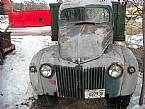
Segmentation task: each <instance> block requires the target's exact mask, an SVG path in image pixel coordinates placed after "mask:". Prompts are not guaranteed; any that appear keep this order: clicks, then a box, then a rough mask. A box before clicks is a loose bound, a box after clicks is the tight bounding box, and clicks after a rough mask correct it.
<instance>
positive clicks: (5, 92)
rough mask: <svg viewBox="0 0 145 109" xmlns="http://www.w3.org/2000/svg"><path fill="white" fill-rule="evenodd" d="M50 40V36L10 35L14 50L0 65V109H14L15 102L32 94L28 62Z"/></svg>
mask: <svg viewBox="0 0 145 109" xmlns="http://www.w3.org/2000/svg"><path fill="white" fill-rule="evenodd" d="M50 40H51V37H50V36H12V43H14V44H15V45H16V50H15V51H13V52H12V53H10V54H9V55H7V56H6V59H5V63H4V65H3V66H0V109H15V107H16V105H17V104H18V105H19V104H21V103H22V102H23V101H24V102H26V100H28V98H29V97H32V96H34V93H33V90H32V88H31V85H30V80H29V72H28V69H29V63H30V61H31V59H32V57H33V55H34V54H35V53H37V52H38V51H39V50H41V49H42V48H45V47H47V46H48V45H49V44H51V43H49V42H50ZM20 109H29V108H27V106H22V107H21V108H20Z"/></svg>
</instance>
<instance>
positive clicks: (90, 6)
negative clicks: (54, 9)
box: [59, 5, 112, 26]
mask: <svg viewBox="0 0 145 109" xmlns="http://www.w3.org/2000/svg"><path fill="white" fill-rule="evenodd" d="M72 8H104V9H106V10H107V12H108V14H109V21H108V22H106V23H108V25H110V26H112V8H111V6H110V5H86V6H80V7H71V8H65V9H63V10H66V9H72ZM63 10H61V11H60V12H59V13H60V14H59V25H60V26H61V25H62V22H63V20H62V19H61V12H62V11H63ZM68 23H75V22H71V21H68Z"/></svg>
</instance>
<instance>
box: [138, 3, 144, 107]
mask: <svg viewBox="0 0 145 109" xmlns="http://www.w3.org/2000/svg"><path fill="white" fill-rule="evenodd" d="M142 21H143V25H142V27H143V46H144V57H143V79H142V89H141V95H140V100H139V104H140V105H142V104H143V103H144V92H145V1H144V3H143V20H142Z"/></svg>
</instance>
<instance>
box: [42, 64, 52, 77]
mask: <svg viewBox="0 0 145 109" xmlns="http://www.w3.org/2000/svg"><path fill="white" fill-rule="evenodd" d="M44 65H47V66H49V67H51V70H52V73H51V75H50V76H48V77H47V76H44V75H43V74H42V72H41V68H42V67H43V66H44ZM39 72H40V75H41V76H43V77H44V78H52V76H53V75H54V70H53V66H52V65H51V64H49V63H44V64H41V66H40V68H39Z"/></svg>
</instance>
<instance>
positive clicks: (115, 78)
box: [107, 63, 124, 79]
mask: <svg viewBox="0 0 145 109" xmlns="http://www.w3.org/2000/svg"><path fill="white" fill-rule="evenodd" d="M112 65H116V66H119V67H120V68H121V74H120V75H119V76H117V77H113V76H111V75H110V74H109V70H110V68H111V67H112ZM107 71H108V75H109V76H110V77H111V78H113V79H118V78H120V77H121V76H122V75H123V71H124V70H123V67H122V66H121V65H120V64H118V63H112V64H111V65H110V66H109V67H108V70H107Z"/></svg>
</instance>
